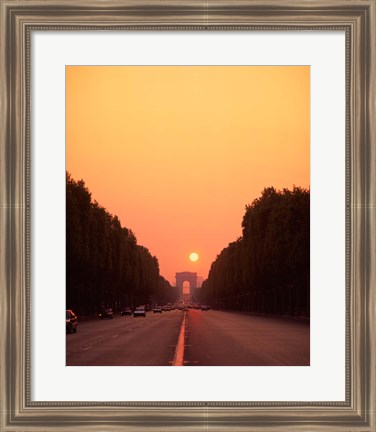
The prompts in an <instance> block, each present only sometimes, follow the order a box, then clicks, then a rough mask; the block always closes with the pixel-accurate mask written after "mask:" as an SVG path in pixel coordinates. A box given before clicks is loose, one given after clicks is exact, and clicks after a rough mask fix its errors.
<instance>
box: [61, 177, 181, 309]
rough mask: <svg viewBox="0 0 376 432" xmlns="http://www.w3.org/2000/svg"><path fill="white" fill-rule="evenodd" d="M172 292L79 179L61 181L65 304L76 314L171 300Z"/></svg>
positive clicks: (141, 248)
mask: <svg viewBox="0 0 376 432" xmlns="http://www.w3.org/2000/svg"><path fill="white" fill-rule="evenodd" d="M174 296H175V291H174V290H173V288H172V287H171V285H170V284H169V282H168V281H166V280H165V279H164V278H163V277H162V276H161V275H160V274H159V264H158V260H157V258H156V257H155V256H152V255H151V254H150V252H149V251H148V249H147V248H146V247H144V246H141V245H138V244H137V239H136V236H135V234H134V233H133V232H132V230H130V229H128V228H124V227H122V226H121V224H120V221H119V219H118V218H117V216H113V215H111V214H110V213H109V212H108V211H106V209H104V208H103V207H101V206H100V205H99V204H98V203H97V202H96V201H94V200H92V197H91V193H90V192H89V190H88V189H87V187H86V186H85V183H84V181H83V180H79V181H75V180H74V179H73V178H72V177H71V175H70V174H69V173H67V176H66V305H67V308H71V309H73V310H74V311H75V312H76V313H78V314H80V315H83V314H90V313H95V312H96V311H97V310H98V309H99V308H101V307H105V306H110V307H112V308H113V309H114V310H115V311H116V310H119V309H121V308H123V307H124V306H126V305H127V306H137V305H138V304H146V303H148V302H167V301H172V300H173V299H174Z"/></svg>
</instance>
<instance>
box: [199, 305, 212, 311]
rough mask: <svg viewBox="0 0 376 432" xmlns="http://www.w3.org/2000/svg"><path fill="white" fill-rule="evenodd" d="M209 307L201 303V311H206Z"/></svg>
mask: <svg viewBox="0 0 376 432" xmlns="http://www.w3.org/2000/svg"><path fill="white" fill-rule="evenodd" d="M209 309H210V307H209V306H206V305H201V310H202V311H208V310H209Z"/></svg>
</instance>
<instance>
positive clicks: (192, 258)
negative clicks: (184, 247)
mask: <svg viewBox="0 0 376 432" xmlns="http://www.w3.org/2000/svg"><path fill="white" fill-rule="evenodd" d="M198 258H199V256H198V253H196V252H192V253H191V254H190V255H189V259H190V260H191V261H192V262H196V261H197V260H198Z"/></svg>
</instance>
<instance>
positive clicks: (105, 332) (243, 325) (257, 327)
mask: <svg viewBox="0 0 376 432" xmlns="http://www.w3.org/2000/svg"><path fill="white" fill-rule="evenodd" d="M184 316H186V319H183V318H184ZM66 341H67V342H66V364H67V366H172V365H175V364H182V365H184V366H268V365H270V366H272V365H273V366H287V365H290V366H303V365H304V366H307V365H309V359H310V351H309V345H310V344H309V323H308V322H305V321H298V320H293V319H286V318H270V317H263V316H253V315H248V314H244V313H236V312H224V311H213V310H210V311H201V310H196V309H190V310H189V311H188V312H183V311H179V310H174V311H171V312H163V313H162V314H153V312H148V313H147V314H146V318H143V317H137V318H133V316H126V317H120V316H119V315H118V316H115V317H114V319H112V320H99V319H98V320H91V321H83V322H79V325H78V330H77V333H73V334H68V335H67V337H66ZM177 357H181V360H182V361H181V362H180V363H176V358H177Z"/></svg>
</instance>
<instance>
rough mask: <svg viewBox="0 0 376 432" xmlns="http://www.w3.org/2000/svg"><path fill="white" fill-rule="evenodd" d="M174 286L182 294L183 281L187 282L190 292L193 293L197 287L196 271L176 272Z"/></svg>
mask: <svg viewBox="0 0 376 432" xmlns="http://www.w3.org/2000/svg"><path fill="white" fill-rule="evenodd" d="M175 277H176V288H177V289H178V290H179V292H180V294H183V284H184V282H189V285H190V294H194V293H195V291H196V288H197V273H193V272H180V273H176V276H175Z"/></svg>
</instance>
